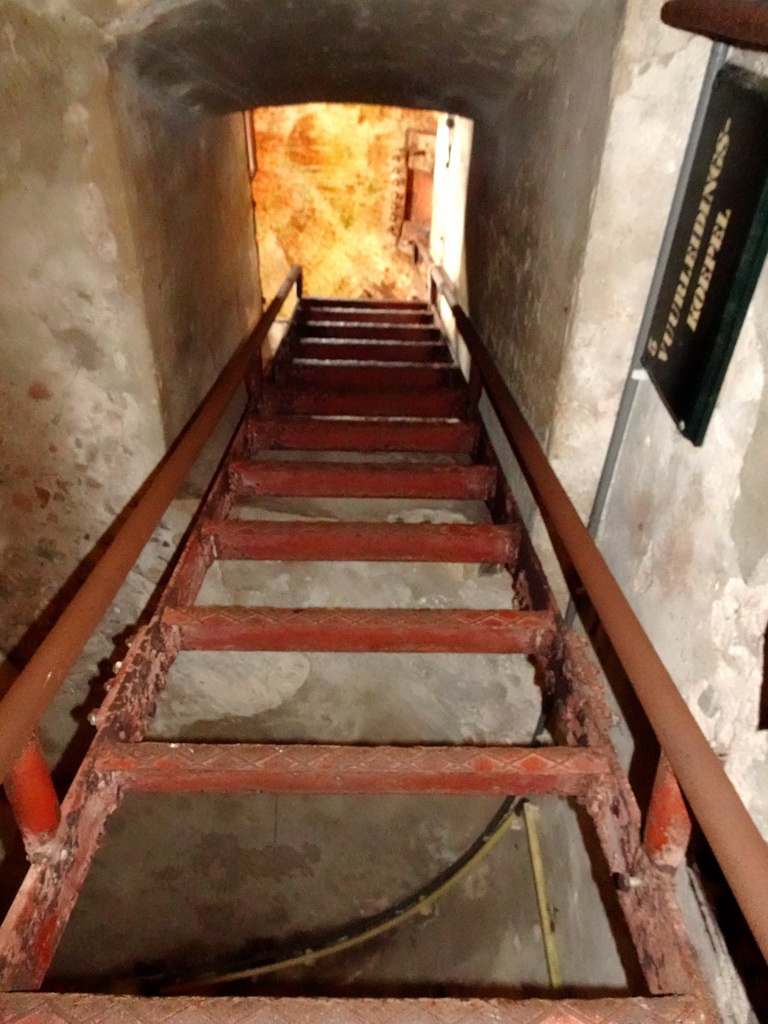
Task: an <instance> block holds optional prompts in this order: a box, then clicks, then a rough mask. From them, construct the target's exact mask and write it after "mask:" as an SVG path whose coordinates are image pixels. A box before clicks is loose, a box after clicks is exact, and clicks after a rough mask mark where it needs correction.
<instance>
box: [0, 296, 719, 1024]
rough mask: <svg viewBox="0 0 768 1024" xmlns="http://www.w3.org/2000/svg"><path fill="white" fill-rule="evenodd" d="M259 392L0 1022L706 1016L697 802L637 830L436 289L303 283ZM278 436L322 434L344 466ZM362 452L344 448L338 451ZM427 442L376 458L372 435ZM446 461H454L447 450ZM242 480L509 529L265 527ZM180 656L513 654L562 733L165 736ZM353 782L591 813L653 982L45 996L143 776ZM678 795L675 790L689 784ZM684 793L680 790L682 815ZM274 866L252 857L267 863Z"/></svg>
mask: <svg viewBox="0 0 768 1024" xmlns="http://www.w3.org/2000/svg"><path fill="white" fill-rule="evenodd" d="M256 358H257V362H252V363H251V365H250V367H249V371H248V375H247V379H248V381H249V385H250V393H251V398H250V401H249V404H248V408H247V410H246V412H245V414H244V416H243V419H242V421H241V423H240V425H239V427H238V429H237V432H236V434H235V436H234V438H233V440H232V442H231V443H230V445H229V447H228V450H227V452H226V455H225V457H224V459H223V461H222V463H221V466H220V468H219V470H218V472H217V474H216V476H215V478H214V480H213V482H212V484H211V487H210V489H209V491H208V493H207V495H206V497H205V499H204V501H203V503H202V505H201V507H200V510H199V512H198V514H197V517H196V520H195V522H194V525H193V528H192V529H191V531H190V532H189V534H188V536H187V540H186V542H185V544H184V547H183V549H182V550H181V552H180V554H179V557H178V562H177V564H176V568H175V571H174V572H173V575H172V577H171V578H170V580H169V582H168V585H167V587H166V588H165V591H164V593H163V595H162V597H161V599H160V601H159V604H158V606H157V608H156V611H155V613H154V615H153V618H152V620H151V622H150V623H149V624H148V625H147V626H146V627H145V628H143V629H141V630H140V631H139V632H138V633H137V634H136V636H135V638H134V639H133V642H132V644H131V646H130V650H129V653H128V655H127V657H126V658H125V659H124V661H123V663H122V666H121V667H120V669H119V671H118V673H117V675H116V676H115V678H114V680H113V681H112V684H111V686H110V689H109V692H108V695H107V697H106V700H105V701H104V703H103V705H102V706H101V708H100V710H99V711H98V713H97V716H96V727H97V728H96V735H95V737H94V740H93V743H92V745H91V748H90V751H89V753H88V755H87V756H86V758H85V760H84V762H83V764H82V766H81V768H80V770H79V772H78V775H77V778H76V780H75V782H74V784H73V785H72V787H71V789H70V791H69V794H68V795H67V797H66V799H65V801H64V803H63V806H62V813H61V824H60V825H59V827H58V830H57V831H56V833H55V834H54V835H53V837H52V838H51V837H48V836H45V837H43V839H44V841H42V840H41V842H40V843H37V844H36V843H35V839H34V828H33V829H32V833H33V834H32V836H31V838H30V850H31V851H32V853H33V857H32V860H33V862H32V864H31V867H30V869H29V872H28V875H27V877H26V880H25V881H24V883H23V885H22V888H21V890H20V892H19V894H18V896H17V898H16V900H15V902H14V904H13V906H12V908H11V911H10V913H9V915H8V917H7V918H6V921H5V923H4V924H3V926H2V929H0V984H1V985H2V989H3V990H4V992H5V993H6V994H4V995H2V996H0V1021H3V1022H12V1021H13V1022H16V1021H19V1022H21V1021H24V1022H28V1024H31V1022H36V1024H38V1022H43V1021H56V1022H58V1021H66V1022H67V1024H75V1022H78V1024H79V1022H82V1024H85V1022H92V1021H115V1022H118V1021H119V1022H121V1024H130V1022H132V1021H142V1022H149V1021H152V1022H156V1021H157V1022H159V1021H178V1022H179V1024H181V1022H182V1021H183V1022H184V1024H191V1022H201V1024H202V1022H206V1024H208V1022H211V1021H227V1022H228V1021H232V1022H238V1024H243V1022H251V1021H253V1022H256V1021H258V1022H259V1024H273V1022H274V1024H278V1022H280V1024H292V1022H296V1024H299V1022H301V1024H305V1022H306V1024H309V1022H310V1021H311V1022H312V1024H317V1022H326V1021H328V1022H330V1021H333V1022H334V1024H336V1022H344V1024H346V1022H347V1021H349V1022H350V1024H352V1022H354V1024H361V1022H371V1024H374V1022H375V1024H378V1022H381V1024H385V1022H386V1024H392V1022H394V1021H397V1022H402V1024H406V1022H408V1024H410V1022H417V1021H418V1022H433V1021H434V1022H441V1024H442V1022H445V1024H458V1022H459V1021H461V1022H464V1021H476V1022H485V1021H487V1022H489V1024H490V1022H491V1021H493V1022H500V1021H509V1022H523V1021H525V1022H529V1021H530V1022H534V1021H535V1022H543V1021H548V1022H550V1021H551V1022H555V1021H558V1022H566V1021H568V1022H571V1021H589V1022H592V1024H598V1022H603V1021H606V1022H607V1021H626V1022H630V1021H632V1022H640V1021H666V1022H672V1021H675V1022H683V1021H686V1022H694V1021H695V1022H700V1021H704V1020H705V1019H710V1015H711V1013H712V1010H711V1004H710V1001H709V997H708V995H707V992H706V989H705V985H704V982H703V980H702V978H701V975H700V973H699V968H698V966H697V961H696V957H695V955H694V954H693V952H692V949H691V947H690V944H689V941H688V939H687V937H686V933H685V929H684V927H683V923H682V919H681V916H680V912H679V909H678V907H677V904H676V901H675V874H674V870H673V869H674V866H676V865H677V864H679V863H680V860H681V858H682V855H683V852H684V844H685V841H686V838H687V836H686V819H685V812H684V809H683V807H682V804H681V803H680V802H679V794H677V790H676V786H674V783H672V791H671V799H670V797H669V792H667V793H666V799H665V791H664V777H663V775H660V778H659V782H658V786H657V795H656V802H655V804H654V808H653V813H652V815H651V820H650V821H649V822H648V823H646V826H645V828H643V823H642V822H641V816H640V812H639V810H638V806H637V803H636V800H635V797H634V795H633V793H632V790H631V789H630V786H629V783H628V781H627V778H626V776H625V774H624V772H623V771H622V769H621V767H620V765H619V762H618V759H617V757H616V754H615V752H614V750H613V748H612V746H611V743H610V741H609V739H608V733H607V730H608V726H609V722H610V716H609V712H608V710H607V706H606V704H605V700H604V695H603V689H602V687H603V683H602V680H601V677H600V675H599V674H598V672H597V670H596V668H595V667H594V666H593V664H592V662H591V661H590V660H589V658H588V657H587V655H586V652H585V649H584V645H583V642H582V640H581V639H580V638H579V637H578V636H577V635H576V634H575V633H574V632H573V631H572V630H571V629H569V628H567V627H566V626H565V625H564V623H563V621H562V619H561V618H560V615H559V613H558V611H557V607H556V604H555V602H554V600H553V597H552V593H551V590H550V586H549V584H548V581H547V578H546V576H545V575H544V572H543V571H542V567H541V564H540V562H539V559H538V557H537V555H536V553H535V552H534V549H533V547H532V545H531V541H530V538H529V535H528V532H527V530H526V527H525V525H524V523H523V521H522V519H521V516H520V513H519V511H518V506H517V504H516V502H515V499H514V497H513V495H512V493H511V491H510V488H509V485H508V483H507V481H506V479H505V476H504V474H503V473H502V472H501V470H500V467H499V463H498V460H497V456H496V454H495V452H494V449H493V447H492V445H491V443H490V441H489V438H488V435H487V434H486V431H485V428H484V426H483V423H482V421H481V419H480V417H479V415H478V409H477V399H478V395H479V388H478V386H477V381H476V380H472V379H471V380H470V382H469V384H467V383H466V382H465V380H464V377H463V376H462V373H461V371H460V370H459V369H458V367H457V366H456V364H455V362H454V358H453V355H452V351H451V349H450V347H449V346H448V344H447V343H446V340H445V336H444V334H443V331H442V329H441V327H440V326H439V325H438V324H437V323H436V321H435V318H434V316H433V312H432V309H431V308H430V307H429V306H427V305H425V304H419V303H395V302H390V303H375V302H369V301H359V302H357V301H346V300H345V301H342V300H327V299H312V298H305V299H303V300H302V301H301V302H300V304H299V305H298V306H297V311H296V313H295V314H294V318H293V320H292V322H291V325H290V328H289V331H288V334H287V336H286V339H285V340H284V342H283V343H282V345H281V347H280V349H279V351H278V355H277V357H276V359H275V361H274V363H273V364H272V367H271V371H270V374H269V376H268V378H267V379H266V381H264V383H263V385H262V382H261V379H260V365H259V364H260V357H259V356H258V355H257V357H256ZM266 451H270V452H271V453H274V452H276V451H299V452H300V451H303V452H319V451H327V452H332V453H339V454H337V455H335V456H334V460H333V461H323V462H317V461H311V460H310V459H307V460H306V461H293V460H282V461H281V460H280V459H279V458H277V459H276V458H275V457H274V455H273V456H272V457H271V458H270V459H265V458H263V457H262V456H263V453H264V452H266ZM347 452H348V453H355V454H356V456H357V457H358V460H357V461H345V459H344V458H343V453H347ZM387 452H389V453H412V452H413V453H420V454H421V455H425V454H429V453H431V454H433V455H434V456H435V457H436V458H435V461H434V464H431V463H430V462H429V461H419V462H407V461H391V462H386V461H384V462H382V461H376V462H365V461H360V454H361V453H362V454H363V456H364V455H365V453H387ZM446 457H447V458H446ZM247 496H259V497H267V496H282V497H285V496H306V497H318V496H322V497H343V498H349V497H363V498H382V497H389V498H420V499H467V500H481V501H483V502H486V503H487V507H488V509H489V510H490V514H491V519H492V522H491V524H482V525H463V524H462V525H457V524H432V523H419V524H412V523H375V522H373V523H372V522H338V523H326V522H323V523H312V522H305V521H301V522H250V521H242V520H239V519H237V518H234V517H233V516H232V515H231V513H232V510H233V507H234V506H235V504H236V502H237V501H239V500H241V499H243V498H245V497H247ZM216 559H249V560H265V559H270V560H285V561H289V560H307V561H322V560H355V561H358V560H359V561H395V562H404V561H422V562H429V561H435V562H437V561H450V562H462V561H463V562H479V563H494V564H497V565H503V566H505V567H506V569H507V570H508V572H509V573H510V576H511V581H512V587H513V592H514V597H515V601H514V607H513V608H512V607H511V608H509V609H508V610H495V611H473V610H463V609H454V610H450V609H439V610H434V609H429V610H422V609H415V610H404V609H374V610H371V609H357V608H344V609H336V608H296V609H284V608H272V607H257V608H252V607H232V606H219V607H210V606H204V607H203V606H198V605H196V604H195V598H196V595H197V593H198V591H199V589H200V587H201V584H202V582H203V579H204V577H205V574H206V572H207V570H208V569H209V567H210V566H211V565H212V563H213V562H214V560H216ZM183 650H222V651H223V650H238V651H256V650H259V651H264V650H269V651H288V650H292V651H387V652H395V651H397V652H402V651H407V652H441V651H453V652H495V653H499V654H513V653H516V654H524V655H526V656H528V657H529V658H530V659H531V661H532V662H533V664H534V665H535V667H536V669H537V679H538V682H539V685H540V687H541V691H542V706H543V708H544V710H545V712H546V717H547V725H548V728H549V731H550V734H551V735H552V736H553V737H554V740H555V742H556V744H557V745H556V746H544V747H505V746H495V747H482V748H481V747H471V746H463V747H435V746H429V747H418V746H417V747H355V746H324V745H280V746H277V745H244V744H215V743H213V744H199V743H196V744H194V745H186V744H179V743H174V744H169V743H159V742H148V741H146V740H145V735H146V732H147V726H148V723H149V722H150V721H151V719H152V716H153V713H154V710H155V707H156V703H157V700H158V696H159V694H160V692H161V690H162V688H163V685H164V680H165V678H166V674H167V672H168V670H169V668H170V666H171V664H172V662H173V660H174V658H175V657H176V656H177V654H178V653H179V652H180V651H183ZM136 790H140V791H144V792H153V793H154V792H157V793H159V792H170V791H173V792H196V793H203V792H234V791H240V792H260V793H262V792H271V793H343V794H360V793H366V794H384V793H419V794H498V795H509V794H516V795H521V796H522V795H526V794H530V795H533V794H548V795H553V796H557V797H561V798H576V799H577V800H578V801H580V803H581V804H582V805H583V806H584V807H585V808H586V810H587V812H588V814H589V816H590V818H591V820H592V822H593V825H594V828H595V832H596V835H597V837H598V839H599V843H600V846H601V848H602V852H603V855H604V857H605V859H606V861H607V864H608V868H609V871H610V873H611V875H612V877H613V879H614V881H615V883H616V887H617V900H618V903H619V905H620V906H621V910H622V911H623V914H624V916H625V919H626V922H627V925H628V928H629V932H630V934H631V936H632V940H633V943H634V945H635V948H636V950H637V955H638V960H639V963H640V966H641V969H642V971H643V974H644V976H645V980H646V984H647V989H648V992H649V993H650V995H647V996H638V997H635V998H615V999H597V1000H590V999H585V1000H567V1001H560V1000H556V999H553V1000H540V999H535V1000H522V1001H504V1000H476V999H467V1000H455V999H445V1000H419V999H402V1000H392V999H390V1000H368V999H366V1000H345V999H303V998H301V999H299V998H294V999H290V998H280V999H269V998H261V997H248V998H239V999H230V998H223V997H215V998H214V997H191V996H175V997H172V998H170V997H169V998H160V997H155V998H140V997H136V996H111V995H103V996H100V995H60V994H55V993H49V992H39V991H37V990H38V989H39V988H40V986H41V985H42V984H43V982H44V978H45V975H46V971H47V969H48V967H49V965H50V963H51V960H52V958H53V955H54V952H55V950H56V945H57V942H58V940H59V938H60V936H61V933H62V931H63V929H64V928H65V926H66V923H67V920H68V918H69V915H70V913H71V911H72V909H73V906H74V904H75V902H76V900H77V896H78V893H79V891H80V889H81V887H82V885H83V882H84V879H85V876H86V873H87V871H88V868H89V865H90V863H91V860H92V858H93V856H94V854H95V852H96V850H97V847H98V845H99V842H100V839H101V836H102V833H103V830H104V827H105V824H106V822H107V819H108V818H109V816H110V815H111V814H112V813H113V812H114V811H115V809H116V808H117V807H118V806H119V805H120V802H121V801H122V799H123V798H124V796H125V795H126V794H127V793H129V792H130V791H136ZM676 795H677V803H676V802H675V799H676ZM670 807H671V808H672V812H671V816H670ZM254 871H258V864H255V865H254Z"/></svg>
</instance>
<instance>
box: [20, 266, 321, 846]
mask: <svg viewBox="0 0 768 1024" xmlns="http://www.w3.org/2000/svg"><path fill="white" fill-rule="evenodd" d="M294 285H296V291H297V294H298V296H299V297H300V296H301V288H302V273H301V268H300V267H294V268H293V269H292V270H291V272H290V273H289V274H288V276H287V277H286V279H285V281H284V282H283V284H282V286H281V287H280V290H279V291H278V293H277V295H276V296H275V298H274V299H273V300H272V302H271V303H270V304H269V306H268V307H267V309H266V310H265V311H264V313H263V315H262V316H261V318H260V320H259V322H258V323H257V324H256V326H255V327H254V329H253V330H252V331H251V333H250V334H249V335H248V336H247V337H246V338H245V339H244V340H243V341H242V342H241V344H240V345H239V346H238V348H237V349H236V351H235V352H234V354H233V355H232V357H231V359H230V360H229V362H228V363H227V365H226V366H225V367H224V369H223V370H222V372H221V373H220V375H219V377H218V379H217V380H216V382H215V383H214V385H213V387H212V388H211V389H210V391H209V392H208V394H207V395H206V397H205V398H204V399H203V401H202V402H201V404H200V406H199V407H198V409H197V411H196V412H195V413H194V414H193V416H192V418H191V419H190V421H189V422H188V424H187V426H186V427H185V428H184V430H183V431H182V433H181V434H180V435H179V437H178V438H177V440H176V442H175V443H174V445H173V446H172V447H171V449H170V450H169V452H168V453H167V455H166V456H165V458H164V459H163V460H162V462H161V463H160V464H159V466H158V467H157V469H156V470H155V471H154V472H153V474H152V475H151V477H150V478H149V480H148V481H147V482H146V484H145V485H144V487H143V488H142V491H141V492H140V493H141V497H140V498H139V500H138V502H137V503H136V506H135V508H134V509H133V510H132V511H131V513H130V515H129V516H128V517H127V518H126V520H125V523H124V524H123V525H122V527H121V528H120V529H119V530H118V532H117V533H116V535H115V537H114V538H113V540H112V541H111V543H110V544H109V546H108V547H107V549H106V551H105V552H104V554H103V555H102V557H101V558H100V559H99V561H98V563H97V564H96V566H95V567H94V569H93V570H92V572H91V573H90V575H89V576H88V577H87V579H86V580H85V582H84V583H83V585H82V586H81V587H80V589H79V590H78V591H77V593H76V594H75V596H74V597H73V599H72V601H71V602H70V603H69V605H68V606H67V608H66V609H65V610H64V612H63V613H62V614H61V616H60V617H59V618H58V620H57V621H56V623H55V624H54V626H53V628H52V629H51V630H50V632H49V633H48V634H47V636H46V637H45V639H44V640H43V641H42V643H41V644H40V646H39V647H38V648H37V650H36V651H35V653H34V655H33V656H32V657H31V658H30V660H29V662H28V663H27V664H26V666H25V667H24V669H23V670H22V671H21V672H20V673H19V674H18V676H17V677H16V679H15V680H14V681H13V682H12V683H11V685H10V687H9V688H8V690H7V692H6V693H5V694H4V696H3V698H2V700H0V777H1V778H2V780H3V782H4V784H5V787H6V792H7V794H8V798H9V802H10V804H11V808H12V810H13V813H14V816H15V818H16V822H17V824H18V825H19V828H20V829H21V832H22V835H23V836H24V839H25V843H26V845H27V850H28V852H34V850H35V849H36V848H38V847H39V846H40V845H41V844H42V843H43V842H44V841H45V839H46V838H47V837H48V836H49V835H50V833H51V832H52V831H53V830H54V829H55V827H56V824H57V822H58V801H57V798H56V794H55V791H54V788H53V784H52V783H51V778H50V774H49V772H48V769H47V767H46V765H45V761H44V760H43V757H42V754H41V752H40V747H39V744H38V741H37V739H36V736H35V730H36V728H37V725H38V722H39V721H40V718H41V717H42V715H43V714H44V713H45V711H46V710H47V709H48V707H49V706H50V704H51V702H52V700H53V698H54V697H55V696H56V693H57V692H58V690H59V688H60V687H61V685H62V684H63V683H64V681H65V679H66V677H67V674H68V673H69V671H70V669H71V668H72V666H73V665H74V663H75V661H76V660H77V658H78V657H79V655H80V654H81V652H82V650H83V648H84V646H85V644H86V643H87V641H88V640H89V639H90V637H91V635H92V633H93V632H94V630H95V629H96V628H97V626H98V625H99V622H100V621H101V619H102V618H103V616H104V614H105V613H106V611H107V609H108V608H109V606H110V604H111V603H112V601H113V600H114V598H115V595H116V594H117V592H118V590H119V589H120V587H121V586H122V584H123V582H124V581H125V579H126V577H127V575H128V573H129V572H130V570H131V568H132V567H133V565H134V563H135V562H136V559H137V558H138V557H139V555H140V554H141V551H142V549H143V548H144V545H145V544H146V543H147V541H148V540H149V539H150V537H151V536H152V534H153V533H154V531H155V529H156V527H157V525H158V523H159V522H160V519H161V518H162V516H163V514H164V513H165V511H166V510H167V508H168V506H169V505H170V503H171V501H172V500H173V499H174V498H175V497H176V495H177V494H178V491H179V488H180V487H181V485H182V483H183V482H184V479H185V478H186V476H187V474H188V473H189V470H190V469H191V468H192V465H193V463H194V462H195V460H196V459H197V457H198V455H199V454H200V452H201V451H202V449H203V447H204V445H205V444H206V442H207V441H208V439H209V438H210V436H211V434H212V433H213V430H214V429H215V427H216V426H217V424H218V423H219V421H220V420H221V418H222V416H223V415H224V412H225V410H226V408H227V406H228V405H229V403H230V401H231V399H232V398H233V396H234V394H235V392H236V390H237V388H238V387H239V386H240V384H241V383H243V381H244V379H245V377H246V374H247V373H248V372H249V370H250V369H252V368H253V366H254V364H255V365H256V368H257V372H258V366H259V361H258V360H254V356H256V355H257V353H260V352H261V346H262V343H263V341H264V339H265V338H266V336H267V333H268V331H269V328H270V327H271V325H272V323H273V322H274V320H275V318H276V317H277V314H278V313H279V312H280V309H281V308H282V306H283V304H284V303H285V300H286V299H287V298H288V295H289V293H290V291H291V289H292V288H293V286H294Z"/></svg>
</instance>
